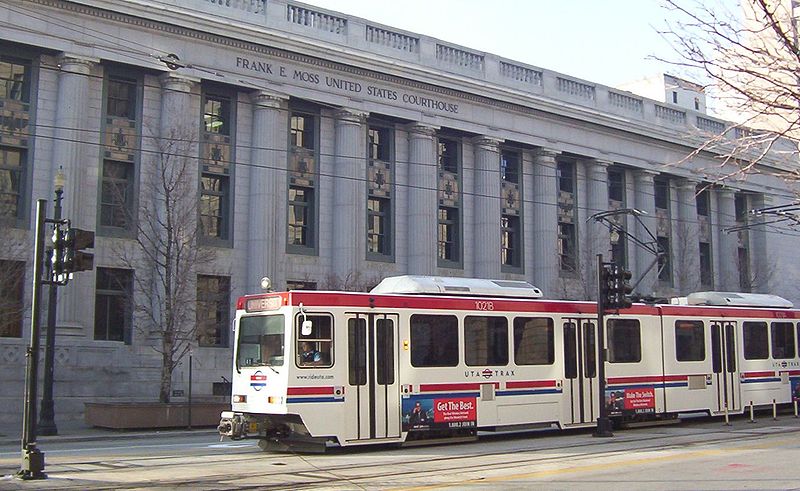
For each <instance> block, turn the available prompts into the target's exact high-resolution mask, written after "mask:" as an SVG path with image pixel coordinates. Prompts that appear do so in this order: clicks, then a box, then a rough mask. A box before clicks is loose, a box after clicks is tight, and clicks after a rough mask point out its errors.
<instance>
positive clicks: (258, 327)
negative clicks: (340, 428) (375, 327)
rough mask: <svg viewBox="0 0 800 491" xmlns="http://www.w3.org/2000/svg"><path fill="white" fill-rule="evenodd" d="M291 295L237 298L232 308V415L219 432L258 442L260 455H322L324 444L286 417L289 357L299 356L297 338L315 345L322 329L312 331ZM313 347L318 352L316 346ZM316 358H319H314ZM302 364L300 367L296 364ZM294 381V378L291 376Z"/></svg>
mask: <svg viewBox="0 0 800 491" xmlns="http://www.w3.org/2000/svg"><path fill="white" fill-rule="evenodd" d="M290 295H291V293H274V294H272V293H271V294H262V295H253V296H246V297H242V298H240V299H239V300H238V302H237V306H236V318H235V321H234V339H235V344H234V356H233V379H232V380H233V381H232V398H231V409H232V410H231V411H224V412H223V413H222V415H221V419H220V424H219V428H218V429H219V432H220V435H221V436H227V437H229V438H231V439H233V440H241V439H258V440H259V446H260V447H261V448H262V449H264V450H287V449H292V450H301V451H306V452H314V451H324V449H325V442H326V440H327V439H326V438H319V437H317V438H315V437H312V436H311V435H310V433H309V430H308V427H307V425H306V422H305V421H304V418H303V415H301V414H298V413H290V412H289V410H288V407H289V406H288V403H289V402H290V401H289V397H290V395H289V394H288V385H289V384H288V381H289V377H290V375H292V372H293V371H294V370H296V366H295V365H296V363H294V362H293V361H292V360H293V358H294V357H296V358H298V360H301V358H302V357H303V356H304V353H299V351H300V350H301V348H300V346H301V345H300V344H299V343H293V342H291V340H292V332H293V329H292V324H293V322H295V319H296V322H297V323H298V328H299V329H298V334H299V336H302V337H305V338H308V339H319V337H320V334H321V333H320V332H319V331H320V330H321V329H323V330H324V328H325V326H321V325H314V323H313V322H312V321H311V320H308V319H307V318H306V317H305V315H304V314H303V312H302V310H303V309H302V304H301V306H300V308H297V307H293V306H292V305H291V303H290V301H289V299H290ZM309 344H314V345H315V346H319V341H317V342H316V343H309ZM317 358H318V357H317ZM298 363H302V361H298ZM294 375H295V376H296V374H294Z"/></svg>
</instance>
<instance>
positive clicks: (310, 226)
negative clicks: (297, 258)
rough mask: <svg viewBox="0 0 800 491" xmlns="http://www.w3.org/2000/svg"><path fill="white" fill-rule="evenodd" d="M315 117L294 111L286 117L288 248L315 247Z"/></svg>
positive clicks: (294, 249)
mask: <svg viewBox="0 0 800 491" xmlns="http://www.w3.org/2000/svg"><path fill="white" fill-rule="evenodd" d="M317 131H318V130H317V116H316V115H314V114H308V113H303V112H297V111H293V112H292V114H291V117H290V118H289V193H288V199H289V203H288V210H289V217H288V227H287V230H288V242H287V243H288V250H289V252H299V253H309V252H314V251H315V248H316V231H317V220H316V190H317V178H318V176H317V151H318V148H317V140H318V139H317Z"/></svg>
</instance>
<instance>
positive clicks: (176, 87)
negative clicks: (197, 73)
mask: <svg viewBox="0 0 800 491" xmlns="http://www.w3.org/2000/svg"><path fill="white" fill-rule="evenodd" d="M158 79H159V81H160V82H161V88H162V89H164V90H169V91H173V92H191V91H192V87H193V86H194V85H195V84H197V83H200V79H199V78H194V77H187V76H186V75H178V74H175V73H165V74H163V75H161V76H160V77H158Z"/></svg>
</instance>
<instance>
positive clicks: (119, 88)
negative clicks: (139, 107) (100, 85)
mask: <svg viewBox="0 0 800 491" xmlns="http://www.w3.org/2000/svg"><path fill="white" fill-rule="evenodd" d="M106 90H107V94H106V115H108V116H114V117H118V118H125V119H130V120H135V119H136V99H137V97H136V93H137V86H136V81H135V80H130V79H126V78H121V77H116V76H113V75H111V76H109V78H108V87H107V89H106Z"/></svg>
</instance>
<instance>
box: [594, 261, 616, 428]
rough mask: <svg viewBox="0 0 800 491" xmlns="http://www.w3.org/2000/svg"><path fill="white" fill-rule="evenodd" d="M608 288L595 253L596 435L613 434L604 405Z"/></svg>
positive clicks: (602, 264)
mask: <svg viewBox="0 0 800 491" xmlns="http://www.w3.org/2000/svg"><path fill="white" fill-rule="evenodd" d="M607 289H608V270H607V269H606V264H605V263H604V262H603V255H602V254H598V255H597V330H598V333H597V351H599V353H598V354H597V359H598V367H597V391H598V392H599V395H598V399H597V400H598V404H599V405H600V411H599V413H598V416H597V428H596V429H595V432H594V433H593V436H596V437H610V436H614V433H612V432H611V420H610V419H609V418H608V407H606V329H605V325H604V324H603V321H604V319H603V316H604V314H605V310H606V306H605V303H606V293H607Z"/></svg>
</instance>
